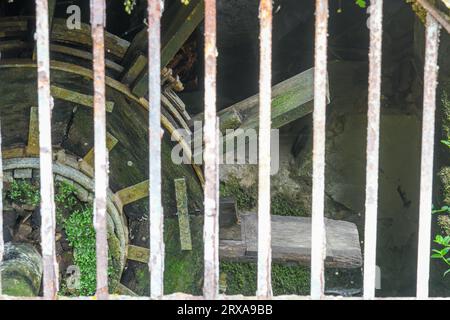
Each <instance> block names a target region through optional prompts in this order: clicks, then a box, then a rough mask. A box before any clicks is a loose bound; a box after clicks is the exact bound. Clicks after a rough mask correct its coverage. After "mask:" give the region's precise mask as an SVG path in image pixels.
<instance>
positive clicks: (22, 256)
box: [0, 243, 42, 297]
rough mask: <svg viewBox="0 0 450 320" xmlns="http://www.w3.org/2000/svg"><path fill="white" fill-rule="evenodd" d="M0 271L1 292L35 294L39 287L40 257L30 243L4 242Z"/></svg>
mask: <svg viewBox="0 0 450 320" xmlns="http://www.w3.org/2000/svg"><path fill="white" fill-rule="evenodd" d="M0 272H1V275H2V276H1V279H2V290H3V294H5V295H10V296H21V297H32V296H36V295H38V293H39V289H40V287H41V279H42V257H41V255H40V254H39V252H38V251H37V250H36V249H35V248H34V247H33V246H32V245H31V244H25V243H20V244H19V243H14V244H13V243H6V245H5V253H4V256H3V262H2V264H0Z"/></svg>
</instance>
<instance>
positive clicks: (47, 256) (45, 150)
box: [36, 0, 58, 299]
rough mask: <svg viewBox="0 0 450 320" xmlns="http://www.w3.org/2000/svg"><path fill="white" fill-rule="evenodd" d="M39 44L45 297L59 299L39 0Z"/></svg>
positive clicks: (42, 1) (45, 42)
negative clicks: (57, 295)
mask: <svg viewBox="0 0 450 320" xmlns="http://www.w3.org/2000/svg"><path fill="white" fill-rule="evenodd" d="M36 46H37V73H38V77H37V78H38V103H39V150H40V152H39V156H40V177H41V181H40V189H41V217H42V222H41V246H42V261H43V267H44V285H43V288H44V298H46V299H55V298H56V293H57V291H58V264H57V262H56V250H55V228H56V218H55V203H54V199H53V196H54V187H53V168H52V165H53V155H52V130H51V113H52V108H53V100H52V98H51V96H50V49H49V47H50V45H49V29H48V3H47V0H36Z"/></svg>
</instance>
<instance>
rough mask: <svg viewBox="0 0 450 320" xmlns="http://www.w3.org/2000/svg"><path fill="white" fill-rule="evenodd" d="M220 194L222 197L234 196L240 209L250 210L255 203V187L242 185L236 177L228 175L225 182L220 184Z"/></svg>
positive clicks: (256, 195) (256, 193) (256, 192)
mask: <svg viewBox="0 0 450 320" xmlns="http://www.w3.org/2000/svg"><path fill="white" fill-rule="evenodd" d="M220 195H221V196H222V197H234V198H235V199H236V203H237V207H238V209H240V210H250V209H253V208H254V207H256V205H257V199H258V190H257V187H256V186H251V187H249V188H245V187H242V186H241V185H240V184H239V180H238V179H237V178H236V177H230V178H229V179H228V180H227V182H226V183H224V182H222V183H221V184H220Z"/></svg>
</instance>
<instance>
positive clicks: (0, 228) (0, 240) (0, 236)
mask: <svg viewBox="0 0 450 320" xmlns="http://www.w3.org/2000/svg"><path fill="white" fill-rule="evenodd" d="M4 251H5V243H4V240H3V154H2V129H1V120H0V266H1V265H2V262H3V253H4ZM2 292H3V291H2V273H1V272H0V295H2Z"/></svg>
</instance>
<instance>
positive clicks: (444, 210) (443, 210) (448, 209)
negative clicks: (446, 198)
mask: <svg viewBox="0 0 450 320" xmlns="http://www.w3.org/2000/svg"><path fill="white" fill-rule="evenodd" d="M431 213H449V214H450V207H449V206H443V207H441V208H440V209H434V208H433V211H431Z"/></svg>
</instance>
